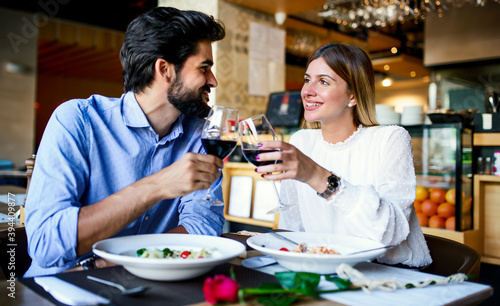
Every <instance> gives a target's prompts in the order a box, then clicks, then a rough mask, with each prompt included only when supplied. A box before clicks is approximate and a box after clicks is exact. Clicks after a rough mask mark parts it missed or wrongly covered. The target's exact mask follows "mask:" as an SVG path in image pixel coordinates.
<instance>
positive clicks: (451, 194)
mask: <svg viewBox="0 0 500 306" xmlns="http://www.w3.org/2000/svg"><path fill="white" fill-rule="evenodd" d="M444 198H445V200H446V202H448V203H450V204H453V205H455V202H456V192H455V188H451V189H449V190H448V191H446V195H445V196H444Z"/></svg>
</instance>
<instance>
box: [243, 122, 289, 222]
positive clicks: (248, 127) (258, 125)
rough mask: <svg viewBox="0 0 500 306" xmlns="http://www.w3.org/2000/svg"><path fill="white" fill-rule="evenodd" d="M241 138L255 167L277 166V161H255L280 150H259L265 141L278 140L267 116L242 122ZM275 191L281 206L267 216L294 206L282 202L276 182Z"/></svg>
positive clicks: (246, 154) (244, 149) (247, 156)
mask: <svg viewBox="0 0 500 306" xmlns="http://www.w3.org/2000/svg"><path fill="white" fill-rule="evenodd" d="M240 136H241V151H242V152H243V155H244V156H245V158H246V159H247V160H248V161H249V162H250V163H252V164H253V165H255V166H257V167H258V166H264V165H271V164H275V163H277V162H278V161H277V160H269V161H261V160H257V159H255V157H256V156H257V155H259V154H261V153H266V152H276V151H279V149H264V150H263V149H261V148H259V143H261V142H263V141H273V140H278V138H277V137H276V133H275V132H274V129H273V126H272V125H271V123H269V120H267V118H266V116H264V115H257V116H254V117H251V118H248V119H245V120H242V121H241V122H240ZM272 182H273V186H274V190H275V191H276V195H277V196H278V202H279V205H278V206H277V207H275V208H273V209H271V210H270V211H268V212H267V214H269V215H271V214H276V213H278V212H280V211H284V210H286V209H288V208H290V207H291V206H293V205H290V204H284V203H283V202H282V201H281V198H280V195H279V192H278V188H277V187H276V182H275V181H274V180H272Z"/></svg>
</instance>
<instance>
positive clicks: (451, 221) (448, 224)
mask: <svg viewBox="0 0 500 306" xmlns="http://www.w3.org/2000/svg"><path fill="white" fill-rule="evenodd" d="M444 226H445V228H446V229H447V230H450V231H454V230H455V216H453V217H449V218H447V219H446V221H445V224H444Z"/></svg>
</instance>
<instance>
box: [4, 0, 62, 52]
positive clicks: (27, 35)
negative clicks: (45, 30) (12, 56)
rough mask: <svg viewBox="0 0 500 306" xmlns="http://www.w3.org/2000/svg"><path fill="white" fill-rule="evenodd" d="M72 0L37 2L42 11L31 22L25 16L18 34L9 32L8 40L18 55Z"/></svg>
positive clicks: (42, 0)
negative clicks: (50, 19)
mask: <svg viewBox="0 0 500 306" xmlns="http://www.w3.org/2000/svg"><path fill="white" fill-rule="evenodd" d="M69 1H70V0H39V1H38V2H37V4H38V6H39V7H40V10H39V11H38V12H36V13H35V14H33V17H32V18H31V20H30V19H29V18H28V17H26V16H23V17H21V21H22V25H21V28H20V29H19V30H20V31H17V32H9V33H8V34H7V39H8V40H9V42H10V45H11V46H12V49H13V50H14V52H15V53H16V54H18V53H19V51H20V47H21V46H22V45H26V44H27V43H28V42H29V41H30V39H33V38H36V37H37V34H38V28H40V27H43V26H45V25H46V24H47V23H48V22H49V18H52V17H54V16H56V15H57V13H58V12H59V8H60V6H61V5H64V4H67V3H68V2H69Z"/></svg>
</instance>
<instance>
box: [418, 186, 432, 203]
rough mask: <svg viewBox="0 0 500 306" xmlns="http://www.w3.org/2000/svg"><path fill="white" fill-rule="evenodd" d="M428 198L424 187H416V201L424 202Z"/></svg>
mask: <svg viewBox="0 0 500 306" xmlns="http://www.w3.org/2000/svg"><path fill="white" fill-rule="evenodd" d="M428 198H429V190H427V188H425V187H424V186H417V193H416V197H415V199H416V200H419V201H424V200H427V199H428Z"/></svg>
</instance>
